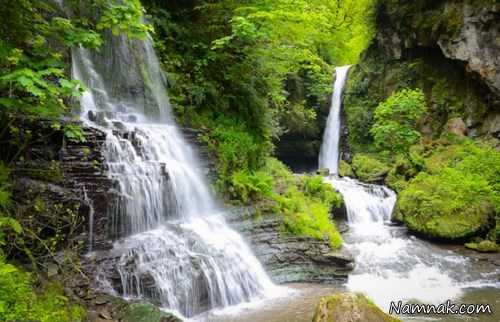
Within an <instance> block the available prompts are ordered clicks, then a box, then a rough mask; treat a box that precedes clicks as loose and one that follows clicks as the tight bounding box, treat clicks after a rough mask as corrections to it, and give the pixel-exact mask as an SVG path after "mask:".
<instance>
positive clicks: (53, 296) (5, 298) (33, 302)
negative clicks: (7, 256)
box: [0, 257, 84, 322]
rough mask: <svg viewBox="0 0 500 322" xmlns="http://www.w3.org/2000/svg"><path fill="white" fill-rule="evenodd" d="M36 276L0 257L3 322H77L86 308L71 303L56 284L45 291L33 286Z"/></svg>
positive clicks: (0, 309)
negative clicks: (33, 276)
mask: <svg viewBox="0 0 500 322" xmlns="http://www.w3.org/2000/svg"><path fill="white" fill-rule="evenodd" d="M32 283H33V278H32V277H31V275H30V274H28V273H25V272H23V271H21V270H20V269H18V268H16V267H15V266H13V265H11V264H7V263H5V260H4V259H3V258H1V257H0V321H40V322H77V321H83V320H84V310H83V308H82V307H80V306H78V305H74V304H71V303H69V300H68V298H66V297H65V296H64V295H63V291H62V289H61V288H60V287H58V286H57V285H55V284H51V285H48V286H47V287H46V288H45V289H44V290H43V292H37V291H35V290H34V289H33V286H32Z"/></svg>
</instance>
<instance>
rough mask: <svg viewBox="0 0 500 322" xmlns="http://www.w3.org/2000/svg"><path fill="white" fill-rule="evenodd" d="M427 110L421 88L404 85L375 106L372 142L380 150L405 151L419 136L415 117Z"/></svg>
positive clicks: (417, 117)
mask: <svg viewBox="0 0 500 322" xmlns="http://www.w3.org/2000/svg"><path fill="white" fill-rule="evenodd" d="M426 110H427V107H426V105H425V97H424V93H423V92H422V91H421V90H410V89H403V90H401V91H398V92H396V93H394V94H392V95H391V96H390V97H389V98H388V99H387V100H386V101H384V102H382V103H380V104H379V105H378V106H377V108H376V109H375V115H374V120H375V122H374V124H373V126H372V128H371V130H370V132H371V134H372V135H373V137H374V140H375V144H376V145H377V146H378V147H379V148H380V149H382V150H387V151H391V152H393V153H408V150H409V148H410V146H412V145H413V144H415V143H417V142H418V140H419V139H420V133H419V132H418V131H417V130H416V126H417V121H418V120H419V119H420V118H421V117H422V116H423V115H424V113H425V112H426Z"/></svg>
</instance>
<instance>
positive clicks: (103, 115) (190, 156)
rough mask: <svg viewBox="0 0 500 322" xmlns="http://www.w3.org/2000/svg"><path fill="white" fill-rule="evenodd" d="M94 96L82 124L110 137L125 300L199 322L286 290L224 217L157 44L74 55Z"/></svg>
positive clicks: (113, 263)
mask: <svg viewBox="0 0 500 322" xmlns="http://www.w3.org/2000/svg"><path fill="white" fill-rule="evenodd" d="M72 59H73V76H74V78H76V79H78V80H80V81H82V82H83V83H84V84H85V85H86V86H87V87H88V90H87V91H86V92H85V93H84V94H83V96H82V98H81V102H80V105H81V119H82V120H83V121H84V122H85V123H86V124H87V125H90V126H94V127H97V128H100V129H101V130H103V131H105V132H106V133H107V136H106V143H105V147H104V149H105V150H104V156H105V166H106V168H107V172H108V176H109V178H110V179H111V180H112V182H113V183H114V187H113V191H112V193H113V194H114V195H115V196H116V198H114V199H115V202H112V203H111V204H110V205H109V218H110V222H111V225H110V226H111V227H110V230H109V234H110V238H111V239H113V240H115V242H114V245H113V249H112V250H110V251H109V254H108V258H112V259H114V260H109V261H104V263H103V264H102V265H101V266H102V267H101V269H102V272H103V273H102V275H103V277H104V281H105V283H104V284H106V285H110V286H111V288H113V291H114V292H117V293H119V294H122V295H123V296H125V297H131V298H143V297H146V298H148V299H150V300H151V301H153V302H154V303H156V304H158V305H160V306H162V307H164V308H168V309H170V310H173V311H177V312H179V313H181V314H183V315H184V316H188V317H190V316H193V315H196V314H198V313H201V312H203V311H206V310H209V309H211V308H215V307H225V306H229V305H234V304H238V303H241V302H245V301H251V300H253V299H257V298H261V297H263V296H266V295H269V294H270V293H271V292H273V291H274V290H276V289H277V288H276V287H275V286H274V284H273V283H272V282H271V280H270V279H269V278H268V276H267V275H266V273H265V271H264V270H263V268H262V266H261V264H260V263H259V261H258V260H257V259H256V258H255V257H254V256H253V255H252V253H251V251H250V249H249V248H248V246H247V245H246V244H245V243H244V241H243V240H242V238H241V237H240V236H239V235H238V234H237V233H236V232H235V231H233V230H231V229H230V228H229V227H228V226H227V225H226V223H225V222H224V219H223V217H222V215H221V210H220V209H219V207H218V206H217V204H216V202H215V201H214V199H213V197H212V196H211V194H210V191H209V189H208V185H207V184H206V182H205V180H204V178H203V175H202V174H201V171H202V167H201V166H200V162H199V160H198V159H197V156H196V153H195V151H193V149H192V148H191V147H190V145H189V144H188V143H187V141H186V140H185V139H184V138H183V136H182V134H181V132H180V130H179V128H178V127H177V126H176V125H175V123H174V120H173V117H172V115H171V108H170V104H169V101H168V97H167V94H166V93H167V92H166V87H165V80H164V77H163V75H162V73H161V69H160V66H159V62H158V60H157V58H156V56H155V53H154V50H153V47H152V41H151V39H150V38H149V37H147V38H146V39H145V40H143V41H140V40H131V39H128V38H127V37H125V36H112V35H110V34H107V35H106V37H105V42H104V45H103V48H101V49H100V51H99V52H97V51H92V52H91V51H88V50H85V49H83V48H75V49H74V50H73V53H72Z"/></svg>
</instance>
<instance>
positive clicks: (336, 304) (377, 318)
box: [313, 293, 401, 322]
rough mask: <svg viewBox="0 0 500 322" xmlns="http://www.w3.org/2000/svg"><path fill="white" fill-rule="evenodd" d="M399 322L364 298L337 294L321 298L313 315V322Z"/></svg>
mask: <svg viewBox="0 0 500 322" xmlns="http://www.w3.org/2000/svg"><path fill="white" fill-rule="evenodd" d="M331 321H335V322H367V321H370V322H401V320H399V319H397V318H395V317H392V316H390V315H388V314H386V313H384V312H383V311H382V310H381V309H380V308H378V307H377V306H376V305H375V304H374V303H373V302H372V301H370V300H369V299H368V298H367V297H366V296H364V295H362V294H359V293H338V294H334V295H331V296H327V297H323V298H322V299H321V300H320V301H319V303H318V305H317V307H316V311H315V313H314V317H313V322H331Z"/></svg>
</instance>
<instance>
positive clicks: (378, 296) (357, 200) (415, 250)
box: [205, 66, 500, 322]
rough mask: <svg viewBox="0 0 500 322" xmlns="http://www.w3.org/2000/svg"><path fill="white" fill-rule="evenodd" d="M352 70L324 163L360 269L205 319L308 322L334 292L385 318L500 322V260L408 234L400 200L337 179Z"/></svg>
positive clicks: (336, 91)
mask: <svg viewBox="0 0 500 322" xmlns="http://www.w3.org/2000/svg"><path fill="white" fill-rule="evenodd" d="M348 72H349V66H344V67H338V68H336V77H335V78H336V79H335V82H334V85H333V94H332V100H331V101H332V104H331V108H330V113H329V116H328V121H327V127H326V129H325V133H324V136H323V143H322V146H321V152H320V155H319V167H320V168H324V169H327V170H328V172H329V173H330V175H329V176H326V177H325V178H324V180H325V182H327V183H329V184H331V185H332V186H333V187H334V189H336V190H337V191H338V192H339V193H340V194H341V195H342V197H343V199H344V204H345V206H346V212H347V214H346V215H347V218H346V219H347V225H348V227H349V230H348V231H347V232H346V233H344V235H343V239H344V247H346V248H347V249H348V250H349V251H350V252H352V254H353V255H354V258H355V268H354V270H353V272H351V273H350V274H349V277H348V279H347V281H346V282H345V283H342V284H339V285H320V284H291V285H289V287H290V288H291V289H292V290H293V293H292V294H290V295H288V296H287V297H282V298H275V299H272V300H267V301H266V300H264V301H261V302H258V303H257V304H253V305H251V306H240V307H238V308H232V309H231V310H226V311H222V312H213V313H212V314H210V315H208V317H207V316H205V318H207V319H208V320H209V321H266V322H273V321H276V322H278V321H279V322H281V321H294V322H302V321H304V322H305V321H311V319H312V316H313V311H314V306H315V303H317V302H318V300H319V298H321V297H322V296H324V295H327V294H331V293H334V292H337V291H351V292H362V293H364V294H366V295H367V296H368V297H369V298H370V299H372V300H373V301H374V302H375V303H376V304H377V305H378V306H379V307H380V308H382V309H383V310H384V311H385V312H388V311H389V308H390V304H391V301H394V302H396V303H397V302H398V301H402V302H403V303H406V302H409V301H412V302H418V303H422V304H435V305H439V304H440V303H444V302H446V301H447V300H450V301H452V302H453V303H457V304H462V303H466V304H470V303H473V304H489V305H490V306H491V310H492V312H493V314H491V315H484V314H483V315H476V316H474V315H467V316H457V315H443V316H422V315H420V316H418V315H416V316H403V317H401V318H402V319H403V320H404V321H416V322H421V321H422V322H423V321H464V320H467V321H486V322H487V321H492V322H493V321H500V282H499V277H500V255H498V254H495V255H482V256H479V255H475V256H474V255H471V256H464V255H463V254H460V253H459V250H460V249H461V248H455V249H451V248H450V247H444V246H442V245H436V244H433V243H431V242H428V241H424V240H421V239H418V238H416V237H415V236H412V235H410V234H408V232H407V230H406V228H405V227H403V226H395V225H393V224H392V223H391V217H392V212H393V209H394V206H395V204H396V199H397V196H396V194H395V192H393V191H392V190H390V189H389V188H387V187H385V186H381V185H374V184H365V183H362V182H359V181H357V180H354V179H351V178H348V177H343V178H340V177H339V176H338V164H339V159H340V154H341V151H340V147H339V141H340V127H341V117H340V115H341V113H340V110H341V107H342V91H343V88H344V85H345V82H346V80H347V76H348Z"/></svg>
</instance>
